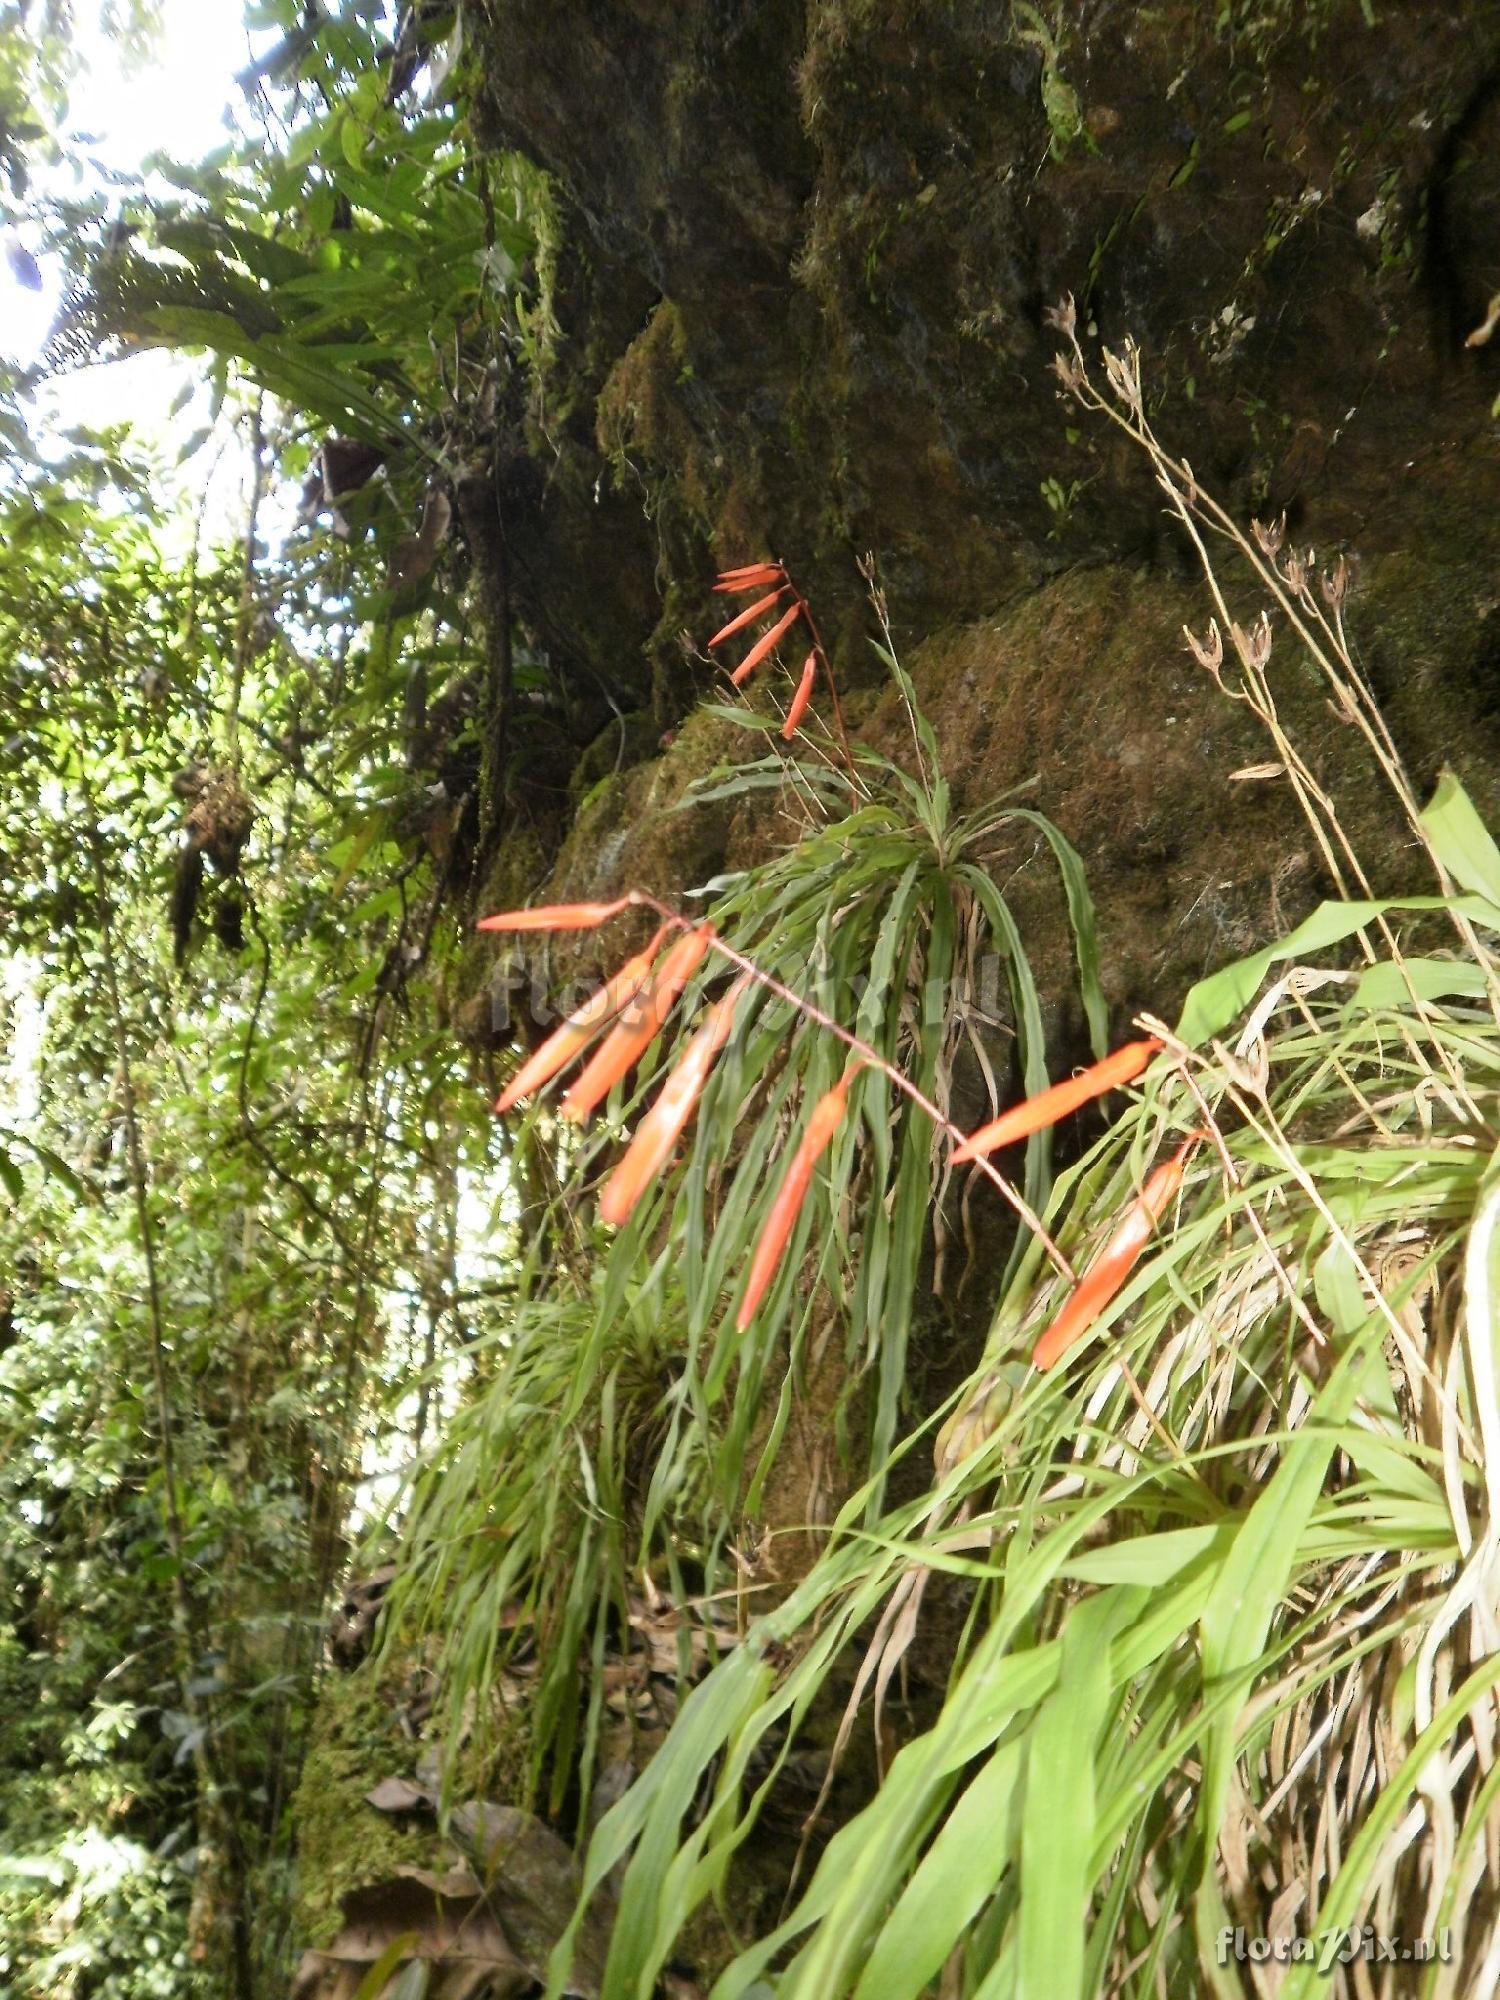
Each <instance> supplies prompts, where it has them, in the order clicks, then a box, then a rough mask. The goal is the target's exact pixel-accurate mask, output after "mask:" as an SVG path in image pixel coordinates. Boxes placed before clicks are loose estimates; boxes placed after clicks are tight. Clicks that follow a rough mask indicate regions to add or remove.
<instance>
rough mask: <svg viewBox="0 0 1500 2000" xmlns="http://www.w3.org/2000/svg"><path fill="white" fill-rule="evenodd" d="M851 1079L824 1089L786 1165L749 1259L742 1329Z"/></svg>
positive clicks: (770, 1272)
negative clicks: (787, 1165) (784, 1174)
mask: <svg viewBox="0 0 1500 2000" xmlns="http://www.w3.org/2000/svg"><path fill="white" fill-rule="evenodd" d="M850 1081H851V1078H850V1077H848V1076H846V1077H845V1078H844V1079H843V1081H842V1082H841V1083H836V1084H835V1085H834V1087H833V1089H832V1090H829V1091H825V1093H824V1094H823V1096H822V1097H820V1098H819V1099H818V1101H817V1103H816V1104H815V1105H814V1106H813V1114H812V1117H811V1118H809V1119H808V1121H807V1130H806V1131H805V1132H804V1133H803V1135H802V1143H801V1145H799V1146H798V1148H797V1151H796V1154H795V1155H794V1157H793V1160H792V1164H791V1165H790V1166H789V1167H788V1168H787V1171H786V1178H785V1180H783V1182H782V1183H781V1186H780V1187H779V1188H778V1189H777V1190H776V1199H775V1201H773V1202H772V1204H771V1212H770V1214H769V1215H768V1216H767V1217H766V1222H765V1227H764V1228H763V1229H762V1230H761V1232H760V1241H759V1242H758V1243H757V1244H756V1246H755V1255H754V1257H752V1258H751V1260H750V1278H749V1282H748V1283H747V1284H746V1286H745V1296H744V1298H743V1299H742V1300H741V1302H740V1310H739V1317H738V1318H737V1319H736V1321H735V1325H736V1327H737V1328H738V1329H739V1331H740V1332H741V1333H743V1332H745V1330H746V1328H747V1327H748V1326H749V1324H750V1322H751V1320H753V1319H754V1317H755V1311H756V1307H757V1306H758V1305H759V1304H760V1302H761V1300H762V1299H763V1298H764V1297H765V1295H766V1288H767V1286H768V1285H769V1284H770V1282H771V1280H772V1278H774V1277H775V1275H776V1267H777V1265H778V1264H779V1263H780V1262H781V1255H782V1252H783V1251H784V1250H785V1249H786V1245H787V1238H788V1237H789V1236H790V1235H791V1233H792V1225H793V1224H794V1223H795V1222H796V1220H797V1217H798V1216H799V1215H800V1214H801V1212H802V1204H803V1202H804V1201H805V1200H806V1198H807V1190H808V1188H809V1186H810V1185H811V1183H812V1170H813V1168H814V1167H815V1166H816V1165H817V1163H818V1161H819V1159H820V1158H821V1156H822V1154H823V1153H824V1151H825V1150H826V1149H827V1146H828V1142H829V1140H830V1139H832V1137H833V1135H834V1133H835V1132H837V1130H838V1129H839V1125H840V1123H841V1121H842V1119H843V1116H844V1110H845V1104H846V1101H847V1099H848V1095H849V1084H850Z"/></svg>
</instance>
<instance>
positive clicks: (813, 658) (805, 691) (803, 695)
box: [781, 648, 818, 743]
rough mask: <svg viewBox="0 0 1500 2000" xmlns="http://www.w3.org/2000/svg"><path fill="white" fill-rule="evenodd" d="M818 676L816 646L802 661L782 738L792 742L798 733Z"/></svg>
mask: <svg viewBox="0 0 1500 2000" xmlns="http://www.w3.org/2000/svg"><path fill="white" fill-rule="evenodd" d="M817 678H818V655H817V650H816V648H815V649H814V650H813V651H812V652H811V653H809V654H808V656H807V658H806V660H804V661H803V663H802V678H801V680H800V681H799V682H798V683H797V692H796V693H795V694H794V695H793V696H792V705H791V707H790V708H789V709H788V710H787V712H786V721H785V722H783V723H782V725H781V740H782V742H783V743H790V742H791V740H792V738H793V737H794V736H795V735H796V734H797V724H798V723H799V722H800V721H801V720H802V718H803V716H804V715H806V713H807V704H808V703H809V702H810V701H811V700H812V691H813V683H814V681H816V679H817Z"/></svg>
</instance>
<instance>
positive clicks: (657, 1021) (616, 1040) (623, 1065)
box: [562, 924, 714, 1124]
mask: <svg viewBox="0 0 1500 2000" xmlns="http://www.w3.org/2000/svg"><path fill="white" fill-rule="evenodd" d="M713 935H714V933H713V926H712V925H711V924H699V925H698V926H697V928H696V929H695V930H690V931H688V932H687V933H686V935H685V936H683V937H680V938H679V939H678V940H677V942H676V944H674V945H673V946H672V949H671V950H670V951H669V952H668V953H667V955H666V957H665V958H664V959H663V960H662V962H661V966H660V968H659V970H658V971H657V974H656V977H655V979H653V980H652V982H651V985H650V987H649V988H648V989H647V991H646V993H645V995H644V996H643V998H642V999H641V1000H640V1001H639V1003H638V1004H636V1005H632V1006H631V1007H629V1008H628V1009H627V1010H626V1012H625V1014H624V1016H623V1018H622V1019H621V1020H620V1021H619V1022H617V1023H616V1025H615V1026H614V1027H613V1028H611V1030H610V1032H609V1034H608V1035H607V1036H606V1037H605V1039H604V1040H603V1041H602V1042H601V1043H600V1045H599V1047H598V1048H597V1049H596V1050H595V1052H594V1054H593V1057H592V1058H591V1060H590V1061H589V1062H588V1064H587V1065H586V1066H585V1068H584V1070H583V1072H582V1074H581V1075H580V1076H579V1077H578V1078H577V1079H576V1081H575V1082H574V1083H573V1084H572V1085H571V1087H570V1088H569V1089H568V1090H567V1091H566V1092H565V1094H564V1096H563V1101H562V1115H563V1117H564V1118H569V1119H572V1120H573V1122H574V1123H575V1124H581V1123H582V1122H583V1120H584V1119H585V1118H587V1117H588V1115H589V1113H590V1112H591V1111H593V1110H594V1109H595V1107H596V1106H597V1105H600V1104H602V1103H603V1102H604V1100H605V1098H606V1097H608V1095H609V1093H610V1092H611V1091H612V1090H613V1089H614V1087H615V1085H616V1084H617V1083H618V1082H619V1081H620V1079H621V1077H622V1076H624V1075H625V1073H626V1071H627V1070H629V1069H632V1068H634V1066H635V1064H636V1063H638V1062H639V1061H640V1059H641V1057H642V1056H643V1055H644V1054H645V1053H646V1050H647V1049H648V1048H649V1047H650V1046H651V1044H652V1042H653V1041H655V1039H656V1037H657V1036H658V1035H659V1034H660V1032H661V1028H662V1023H663V1022H664V1021H665V1020H666V1018H667V1016H668V1014H669V1013H670V1012H671V1011H672V1007H673V1004H674V1003H675V1001H676V999H677V996H678V994H679V993H681V991H682V989H683V987H684V986H686V985H687V983H688V981H689V980H690V979H691V978H692V976H693V974H694V973H695V972H696V971H697V970H698V967H699V966H700V965H701V964H702V963H703V959H704V956H705V954H706V953H707V951H708V947H709V945H710V944H711V943H712V942H713Z"/></svg>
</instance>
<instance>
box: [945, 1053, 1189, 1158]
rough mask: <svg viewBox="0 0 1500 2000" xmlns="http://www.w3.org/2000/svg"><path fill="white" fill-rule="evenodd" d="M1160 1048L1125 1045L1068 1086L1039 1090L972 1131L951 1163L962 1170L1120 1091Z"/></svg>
mask: <svg viewBox="0 0 1500 2000" xmlns="http://www.w3.org/2000/svg"><path fill="white" fill-rule="evenodd" d="M1160 1047H1161V1043H1160V1041H1159V1040H1158V1039H1157V1038H1156V1036H1154V1035H1151V1036H1148V1037H1147V1039H1146V1040H1145V1041H1143V1042H1126V1043H1125V1045H1124V1047H1123V1048H1118V1049H1116V1050H1115V1051H1114V1053H1113V1054H1112V1055H1107V1056H1106V1057H1105V1058H1104V1060H1103V1061H1102V1062H1096V1063H1094V1064H1093V1065H1092V1066H1091V1067H1090V1068H1088V1069H1085V1070H1080V1071H1079V1073H1078V1075H1077V1076H1070V1077H1069V1078H1068V1079H1067V1081H1066V1082H1065V1083H1054V1084H1053V1086H1052V1088H1051V1089H1050V1090H1039V1091H1038V1092H1037V1094H1036V1096H1035V1097H1028V1098H1027V1099H1026V1101H1025V1103H1024V1104H1013V1105H1012V1106H1011V1108H1010V1110H1009V1111H1006V1112H1003V1113H1002V1114H1001V1116H1000V1117H998V1118H995V1119H992V1120H991V1122H990V1123H989V1124H988V1125H984V1126H981V1127H980V1129H979V1131H977V1132H971V1133H970V1135H969V1137H968V1138H967V1139H965V1140H964V1142H963V1144H962V1145H961V1146H958V1147H955V1149H954V1152H953V1156H952V1164H953V1165H954V1166H955V1167H959V1166H962V1165H963V1163H964V1162H965V1160H978V1159H982V1158H983V1156H984V1155H985V1154H986V1153H993V1152H994V1151H995V1150H996V1149H997V1148H998V1147H1000V1146H1013V1145H1014V1144H1015V1143H1016V1141H1017V1140H1018V1139H1025V1138H1028V1137H1029V1136H1030V1135H1031V1133H1033V1132H1040V1131H1041V1129H1042V1127H1043V1126H1044V1125H1055V1124H1056V1123H1057V1121H1058V1119H1059V1118H1062V1117H1065V1116H1066V1115H1067V1113H1068V1112H1070V1111H1076V1110H1077V1109H1078V1107H1079V1105H1080V1104H1087V1103H1088V1102H1089V1100H1090V1098H1094V1097H1102V1096H1103V1095H1104V1093H1105V1091H1107V1090H1118V1089H1119V1087H1120V1085H1121V1084H1123V1083H1133V1082H1134V1081H1135V1079H1136V1078H1137V1077H1138V1076H1139V1075H1140V1073H1141V1071H1142V1070H1143V1069H1144V1068H1145V1067H1146V1065H1147V1063H1149V1062H1150V1060H1151V1058H1152V1057H1153V1056H1154V1055H1155V1054H1156V1052H1157V1050H1158V1049H1159V1048H1160Z"/></svg>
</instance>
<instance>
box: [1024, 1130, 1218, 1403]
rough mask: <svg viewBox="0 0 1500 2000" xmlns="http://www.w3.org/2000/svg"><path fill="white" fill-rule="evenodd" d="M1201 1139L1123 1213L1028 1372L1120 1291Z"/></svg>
mask: <svg viewBox="0 0 1500 2000" xmlns="http://www.w3.org/2000/svg"><path fill="white" fill-rule="evenodd" d="M1202 1138H1203V1134H1202V1133H1201V1132H1195V1133H1194V1134H1193V1135H1192V1137H1191V1138H1190V1139H1186V1140H1184V1141H1183V1143H1182V1145H1181V1146H1179V1148H1178V1149H1177V1151H1176V1152H1175V1153H1174V1154H1173V1155H1172V1157H1171V1159H1170V1160H1168V1161H1166V1162H1165V1164H1164V1165H1162V1166H1159V1167H1158V1168H1157V1169H1156V1170H1155V1172H1154V1173H1153V1174H1152V1175H1151V1177H1150V1179H1149V1180H1148V1181H1147V1182H1146V1185H1145V1186H1144V1187H1143V1188H1142V1189H1141V1191H1140V1193H1139V1195H1137V1197H1136V1199H1135V1200H1134V1201H1133V1202H1132V1203H1131V1204H1130V1207H1129V1208H1128V1209H1127V1210H1126V1211H1125V1218H1124V1220H1123V1221H1122V1222H1121V1223H1120V1225H1119V1226H1118V1228H1117V1229H1116V1230H1115V1233H1114V1235H1113V1236H1111V1237H1110V1239H1109V1241H1108V1243H1106V1244H1105V1246H1104V1248H1103V1249H1102V1250H1101V1251H1100V1252H1099V1255H1098V1256H1097V1257H1096V1258H1095V1259H1094V1261H1093V1263H1092V1264H1090V1266H1089V1268H1088V1269H1087V1270H1086V1271H1085V1272H1084V1274H1083V1276H1082V1277H1081V1278H1080V1279H1079V1281H1078V1284H1077V1286H1076V1287H1075V1289H1074V1291H1073V1295H1072V1297H1071V1298H1070V1299H1069V1300H1068V1302H1067V1304H1066V1305H1065V1306H1064V1307H1063V1309H1062V1311H1061V1312H1060V1313H1059V1314H1058V1316H1057V1318H1056V1319H1055V1320H1053V1322H1052V1324H1051V1326H1049V1327H1048V1329H1047V1331H1046V1332H1045V1333H1044V1334H1043V1335H1042V1337H1041V1339H1040V1340H1039V1341H1038V1342H1037V1344H1036V1351H1035V1353H1034V1354H1033V1355H1032V1357H1031V1365H1032V1367H1033V1368H1036V1369H1044V1368H1050V1367H1051V1366H1052V1364H1053V1363H1054V1362H1055V1361H1057V1360H1059V1359H1061V1357H1062V1356H1063V1355H1064V1354H1066V1353H1067V1351H1068V1349H1069V1348H1070V1347H1071V1346H1073V1344H1074V1342H1075V1341H1079V1340H1082V1338H1083V1336H1084V1335H1085V1334H1086V1333H1087V1332H1088V1330H1089V1328H1090V1327H1091V1326H1092V1325H1093V1324H1094V1322H1095V1320H1097V1319H1098V1317H1099V1315H1100V1314H1101V1313H1102V1312H1103V1311H1104V1309H1105V1307H1106V1306H1107V1305H1108V1304H1109V1302H1110V1300H1111V1299H1112V1298H1113V1297H1114V1295H1115V1293H1116V1292H1117V1291H1119V1289H1120V1287H1121V1285H1123V1284H1124V1282H1125V1280H1126V1279H1127V1278H1128V1277H1129V1276H1130V1273H1131V1272H1132V1271H1133V1270H1134V1269H1135V1266H1136V1262H1137V1260H1138V1259H1139V1257H1140V1254H1141V1252H1142V1251H1143V1250H1144V1249H1145V1247H1146V1245H1147V1244H1148V1243H1149V1242H1150V1241H1151V1233H1152V1231H1153V1230H1154V1229H1155V1227H1156V1225H1157V1223H1158V1222H1160V1220H1161V1218H1162V1216H1163V1215H1164V1214H1165V1213H1166V1211H1167V1209H1168V1208H1170V1206H1171V1205H1172V1202H1173V1200H1174V1198H1175V1196H1176V1194H1177V1190H1178V1189H1179V1188H1180V1187H1181V1186H1182V1176H1183V1172H1184V1169H1185V1168H1186V1166H1187V1163H1188V1155H1189V1154H1190V1153H1191V1152H1192V1150H1193V1148H1194V1147H1195V1146H1196V1145H1198V1144H1199V1142H1200V1141H1201V1140H1202Z"/></svg>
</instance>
